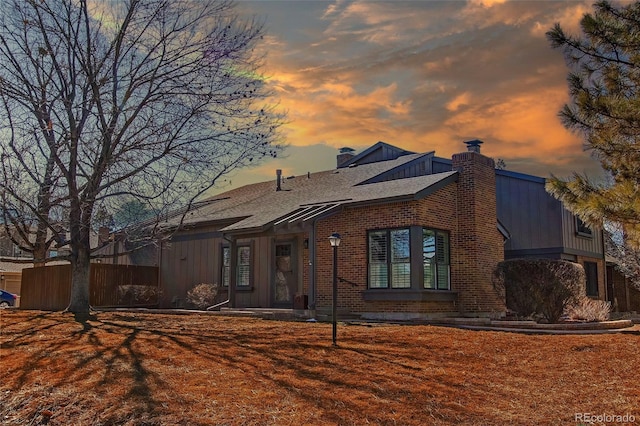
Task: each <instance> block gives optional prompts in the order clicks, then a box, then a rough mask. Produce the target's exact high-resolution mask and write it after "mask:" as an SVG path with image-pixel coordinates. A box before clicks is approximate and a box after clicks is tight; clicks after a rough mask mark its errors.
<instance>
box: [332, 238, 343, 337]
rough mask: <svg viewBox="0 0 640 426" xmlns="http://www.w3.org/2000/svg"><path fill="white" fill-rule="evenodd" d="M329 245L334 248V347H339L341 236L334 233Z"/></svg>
mask: <svg viewBox="0 0 640 426" xmlns="http://www.w3.org/2000/svg"><path fill="white" fill-rule="evenodd" d="M329 243H331V247H333V304H332V306H331V313H332V321H333V334H332V336H333V346H337V343H336V340H337V336H338V323H337V318H336V317H337V312H338V246H339V245H340V234H337V233H333V234H331V236H330V237H329Z"/></svg>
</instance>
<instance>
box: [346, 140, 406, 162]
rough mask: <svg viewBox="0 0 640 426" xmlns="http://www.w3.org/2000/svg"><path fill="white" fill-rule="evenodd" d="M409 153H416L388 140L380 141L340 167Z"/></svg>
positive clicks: (390, 158) (393, 158) (392, 158)
mask: <svg viewBox="0 0 640 426" xmlns="http://www.w3.org/2000/svg"><path fill="white" fill-rule="evenodd" d="M408 154H415V152H411V151H406V150H404V149H402V148H398V147H397V146H393V145H389V144H388V143H386V142H382V141H381V142H378V143H376V144H375V145H373V146H371V147H369V148H367V149H365V150H364V151H362V152H361V153H360V154H358V155H356V156H354V157H353V158H351V159H349V160H348V161H345V162H344V163H343V164H341V165H340V167H339V168H344V167H349V166H353V165H356V164H357V165H362V164H369V163H377V162H379V161H387V160H395V159H396V158H398V157H401V156H403V155H408Z"/></svg>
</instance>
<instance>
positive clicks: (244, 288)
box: [219, 243, 254, 291]
mask: <svg viewBox="0 0 640 426" xmlns="http://www.w3.org/2000/svg"><path fill="white" fill-rule="evenodd" d="M243 248H248V249H249V261H248V263H247V264H246V265H243V266H248V267H249V283H248V284H247V285H239V284H238V283H239V272H240V268H239V266H240V258H239V256H238V254H239V252H240V250H241V249H243ZM225 250H229V251H230V250H231V246H230V245H229V244H222V245H221V249H220V272H219V277H220V283H221V284H220V287H222V288H226V289H228V288H229V283H228V282H227V283H226V284H225V280H224V274H225V269H226V268H228V269H229V273H231V258H229V265H225V264H224V252H225ZM236 256H237V257H238V261H237V262H236V267H237V269H236V286H235V289H236V291H252V290H253V282H254V279H253V278H254V277H253V265H254V258H253V256H254V250H253V244H252V243H243V244H238V245H237V246H236ZM229 277H230V276H229Z"/></svg>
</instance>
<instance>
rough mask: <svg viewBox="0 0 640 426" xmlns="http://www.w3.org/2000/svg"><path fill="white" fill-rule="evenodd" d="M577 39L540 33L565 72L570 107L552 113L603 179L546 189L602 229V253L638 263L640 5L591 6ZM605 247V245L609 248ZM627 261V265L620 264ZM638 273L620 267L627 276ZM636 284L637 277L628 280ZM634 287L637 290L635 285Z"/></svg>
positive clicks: (558, 31)
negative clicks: (558, 53) (577, 138)
mask: <svg viewBox="0 0 640 426" xmlns="http://www.w3.org/2000/svg"><path fill="white" fill-rule="evenodd" d="M580 26H581V29H582V34H581V35H579V36H573V35H568V34H566V33H565V32H564V31H563V29H562V27H561V26H560V24H556V25H555V26H554V27H553V28H552V29H551V30H550V31H548V32H547V38H548V39H549V41H550V42H551V45H552V47H553V48H558V49H562V50H563V52H564V56H565V59H566V63H567V65H568V67H569V69H570V72H569V74H568V78H567V81H568V85H569V94H570V96H571V102H570V103H569V104H567V105H565V106H564V107H563V108H562V110H561V111H560V113H559V115H560V118H561V120H562V122H563V124H564V126H565V127H566V128H568V129H570V130H572V131H574V132H576V133H578V134H580V135H581V136H583V137H584V141H585V149H587V150H589V151H591V153H592V154H593V155H594V157H595V158H597V159H598V160H599V161H600V163H601V164H602V167H603V168H604V170H605V171H606V172H607V174H608V175H609V176H610V179H608V180H607V181H606V182H602V183H596V182H594V181H592V180H591V179H589V177H587V176H585V175H581V174H578V173H574V174H573V176H572V177H571V178H569V179H566V180H564V179H560V178H558V177H555V176H554V177H552V178H551V179H550V180H549V181H548V183H547V190H548V191H549V192H550V193H551V194H553V195H554V196H555V197H556V198H558V199H559V200H561V201H562V202H563V203H564V204H565V206H566V207H567V208H568V209H569V210H571V211H572V212H574V213H575V214H576V215H578V216H579V217H580V218H581V219H582V220H584V221H585V222H587V223H588V224H590V225H595V226H602V224H603V223H610V224H612V225H613V226H612V227H608V228H611V229H615V230H616V231H614V232H613V233H610V234H608V235H607V238H606V240H607V241H608V243H609V244H608V245H609V246H610V247H608V251H609V252H610V253H615V254H616V255H617V256H619V257H620V256H622V257H627V260H629V259H634V258H635V259H638V258H640V257H638V256H637V254H638V253H639V251H638V250H639V249H640V172H639V171H640V2H634V3H631V4H628V5H615V4H612V3H610V2H608V1H599V2H597V3H595V4H594V12H593V13H587V14H585V15H584V16H583V18H582V20H581V21H580ZM611 244H613V246H611ZM627 263H628V262H627ZM630 269H636V270H638V268H627V272H625V271H623V272H625V273H626V274H627V275H629V273H628V270H630ZM630 278H632V281H635V282H636V283H637V285H640V274H639V276H637V277H634V276H631V277H630ZM639 288H640V287H639Z"/></svg>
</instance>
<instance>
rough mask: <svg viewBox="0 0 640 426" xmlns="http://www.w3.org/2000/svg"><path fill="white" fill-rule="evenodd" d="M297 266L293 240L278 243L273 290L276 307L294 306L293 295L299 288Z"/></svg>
mask: <svg viewBox="0 0 640 426" xmlns="http://www.w3.org/2000/svg"><path fill="white" fill-rule="evenodd" d="M296 266H297V262H296V258H295V247H294V244H293V243H292V242H287V243H276V247H275V265H274V270H275V276H274V279H273V292H272V294H273V305H274V307H280V308H292V307H293V297H294V296H295V293H296V291H297V288H298V280H297V277H298V274H297V273H296Z"/></svg>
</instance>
